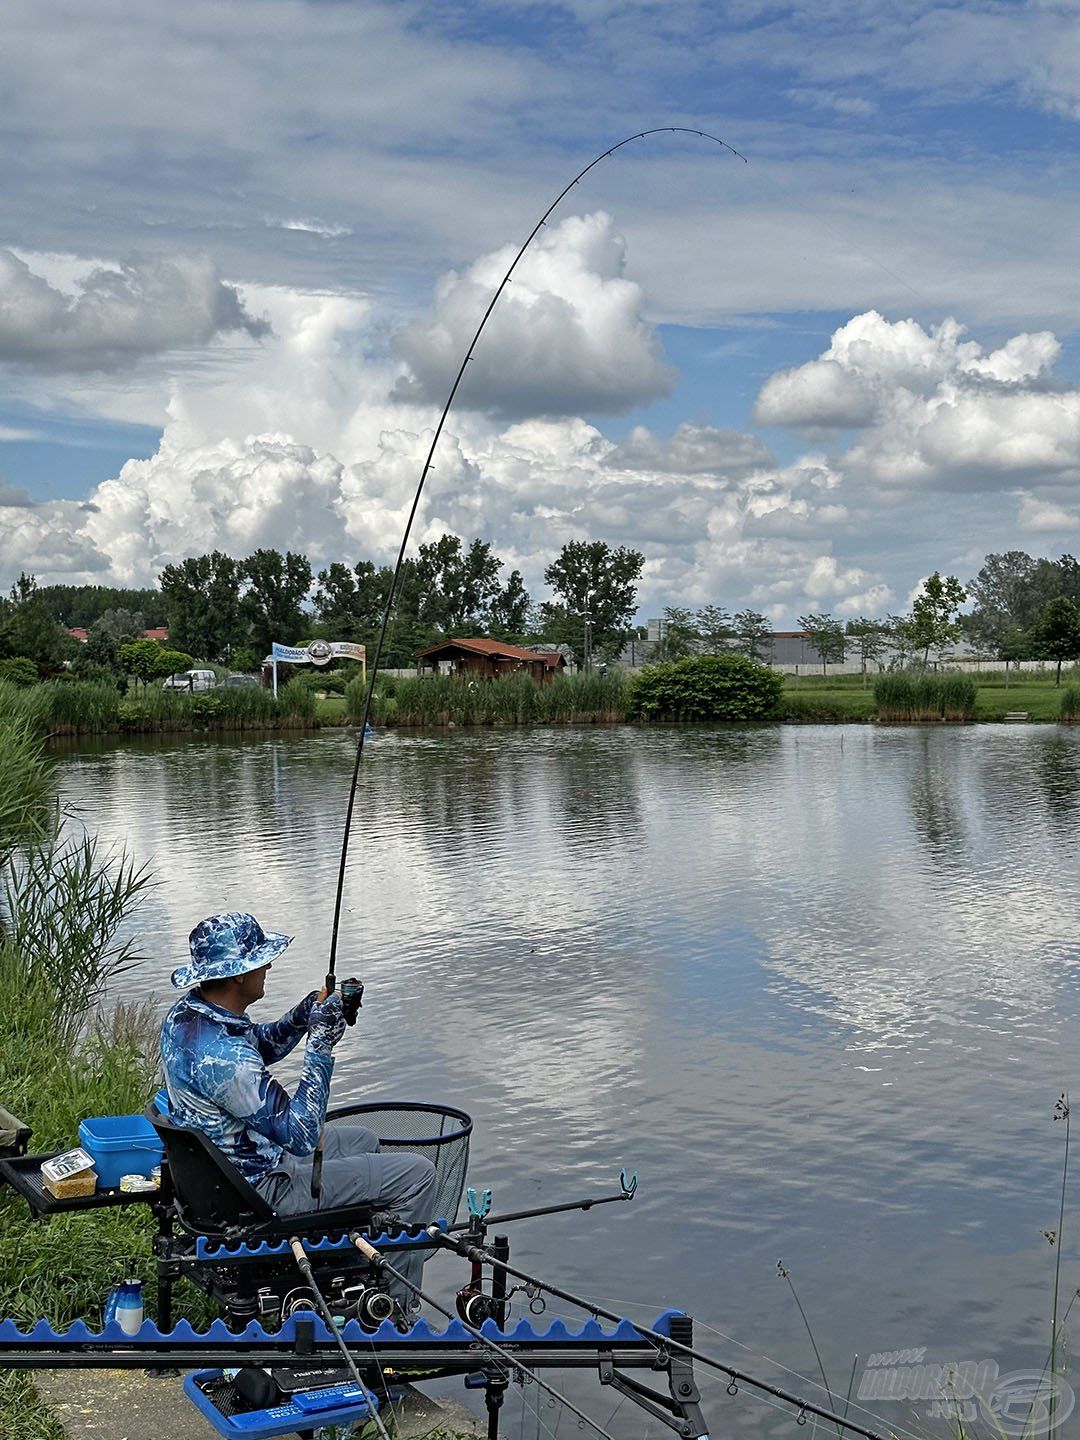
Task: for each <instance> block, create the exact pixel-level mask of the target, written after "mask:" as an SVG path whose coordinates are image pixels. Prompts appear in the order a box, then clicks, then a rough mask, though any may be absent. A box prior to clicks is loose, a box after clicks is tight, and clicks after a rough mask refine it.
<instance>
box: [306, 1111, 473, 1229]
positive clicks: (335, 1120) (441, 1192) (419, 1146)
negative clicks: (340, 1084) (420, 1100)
mask: <svg viewBox="0 0 1080 1440" xmlns="http://www.w3.org/2000/svg"><path fill="white" fill-rule="evenodd" d="M326 1123H327V1125H363V1126H365V1127H366V1128H367V1129H368V1130H371V1131H373V1132H374V1133H375V1134H376V1135H377V1136H378V1137H379V1147H380V1149H382V1150H395V1151H409V1152H410V1153H411V1154H414V1155H422V1156H423V1157H424V1159H425V1160H430V1161H431V1163H432V1164H433V1165H434V1166H435V1173H436V1175H437V1176H438V1190H437V1191H436V1195H435V1211H434V1214H433V1215H432V1217H431V1218H432V1219H433V1220H435V1219H437V1220H448V1221H450V1222H451V1224H452V1223H453V1222H454V1221H455V1220H456V1219H457V1213H458V1209H459V1207H460V1205H461V1197H462V1195H463V1194H464V1191H465V1176H466V1172H467V1170H468V1168H469V1138H470V1136H471V1135H472V1128H473V1122H472V1119H471V1118H470V1116H468V1115H466V1113H465V1111H464V1110H455V1109H454V1108H453V1107H452V1106H448V1105H415V1104H404V1103H401V1104H394V1103H385V1102H384V1103H383V1104H371V1105H345V1106H343V1107H342V1108H341V1109H338V1110H331V1111H330V1112H329V1113H328V1115H327V1117H326Z"/></svg>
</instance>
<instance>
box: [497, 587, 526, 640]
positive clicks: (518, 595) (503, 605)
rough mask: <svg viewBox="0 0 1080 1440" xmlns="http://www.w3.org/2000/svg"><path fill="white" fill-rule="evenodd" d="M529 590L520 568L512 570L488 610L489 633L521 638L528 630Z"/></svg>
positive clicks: (498, 636)
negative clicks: (526, 587)
mask: <svg viewBox="0 0 1080 1440" xmlns="http://www.w3.org/2000/svg"><path fill="white" fill-rule="evenodd" d="M530 608H531V604H530V601H529V592H528V591H527V590H526V589H525V582H524V580H523V579H522V578H521V571H520V570H511V572H510V575H509V578H508V579H507V581H506V584H505V585H503V586H502V588H501V589H500V590H499V592H498V594H497V595H496V596H495V598H494V600H492V602H491V608H490V610H489V611H488V633H489V634H491V635H494V636H495V637H496V638H497V639H499V640H521V639H523V638H524V636H525V635H526V634H527V632H528V623H529V610H530Z"/></svg>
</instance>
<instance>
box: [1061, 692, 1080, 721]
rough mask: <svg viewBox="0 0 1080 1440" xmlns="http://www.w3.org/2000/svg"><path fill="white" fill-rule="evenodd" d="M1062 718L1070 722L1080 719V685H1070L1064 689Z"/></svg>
mask: <svg viewBox="0 0 1080 1440" xmlns="http://www.w3.org/2000/svg"><path fill="white" fill-rule="evenodd" d="M1061 718H1062V720H1065V721H1066V722H1068V723H1069V724H1074V723H1075V722H1076V721H1077V720H1080V686H1077V685H1070V686H1069V687H1068V689H1067V690H1063V691H1062V694H1061Z"/></svg>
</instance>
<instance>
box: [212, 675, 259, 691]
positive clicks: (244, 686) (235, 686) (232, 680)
mask: <svg viewBox="0 0 1080 1440" xmlns="http://www.w3.org/2000/svg"><path fill="white" fill-rule="evenodd" d="M221 688H222V689H223V690H258V688H259V682H258V680H257V679H256V678H255V676H254V675H226V677H225V679H224V680H223V681H222V682H221Z"/></svg>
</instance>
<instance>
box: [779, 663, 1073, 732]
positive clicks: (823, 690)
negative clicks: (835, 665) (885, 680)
mask: <svg viewBox="0 0 1080 1440" xmlns="http://www.w3.org/2000/svg"><path fill="white" fill-rule="evenodd" d="M972 679H973V680H974V681H975V683H976V685H977V687H978V700H977V707H976V717H977V718H978V719H979V720H991V721H992V720H998V721H1000V720H1004V718H1005V715H1006V714H1007V712H1009V711H1011V710H1022V711H1026V712H1027V713H1028V715H1029V717H1030V718H1031V719H1032V720H1045V721H1056V720H1057V719H1058V716H1059V713H1060V709H1061V696H1062V692H1063V691H1064V689H1065V687H1066V686H1067V685H1077V684H1080V673H1078V672H1077V670H1075V669H1073V670H1071V671H1067V670H1063V671H1062V674H1061V688H1060V689H1059V688H1058V687H1057V686H1055V684H1054V676H1053V672H1052V671H1048V672H1047V673H1046V674H1045V675H1036V674H1033V673H1032V672H1030V671H1028V672H1022V673H1021V674H1019V675H1018V674H1017V673H1016V672H1013V673H1012V674H1011V675H1010V676H1009V683H1008V685H1006V684H1005V676H1004V674H1003V673H998V672H996V671H995V672H988V673H987V674H985V675H983V674H975V675H973V676H972ZM781 715H782V718H784V719H789V720H801V721H804V722H812V721H814V720H822V721H830V720H831V721H844V720H847V721H856V720H870V719H872V718H873V715H874V681H873V677H872V676H870V677H867V683H866V684H865V685H864V684H863V678H862V676H859V675H829V676H827V677H826V676H822V675H800V676H799V677H798V679H796V678H794V677H793V676H790V675H789V676H786V677H785V684H784V699H783V709H782V711H781Z"/></svg>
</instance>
